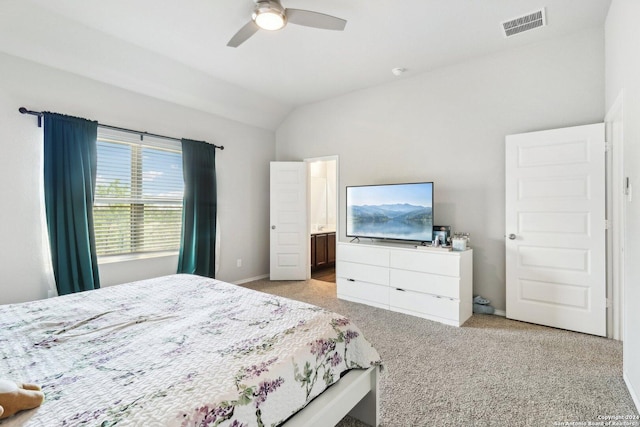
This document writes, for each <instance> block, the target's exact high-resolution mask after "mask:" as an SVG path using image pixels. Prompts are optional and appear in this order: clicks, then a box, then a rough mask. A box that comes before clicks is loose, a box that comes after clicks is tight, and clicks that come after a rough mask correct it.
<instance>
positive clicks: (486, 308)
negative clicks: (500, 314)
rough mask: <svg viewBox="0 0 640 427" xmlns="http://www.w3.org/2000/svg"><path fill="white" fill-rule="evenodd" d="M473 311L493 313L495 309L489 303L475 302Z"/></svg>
mask: <svg viewBox="0 0 640 427" xmlns="http://www.w3.org/2000/svg"><path fill="white" fill-rule="evenodd" d="M473 312H474V313H479V314H493V313H494V312H495V309H494V308H493V307H491V306H490V305H488V304H473Z"/></svg>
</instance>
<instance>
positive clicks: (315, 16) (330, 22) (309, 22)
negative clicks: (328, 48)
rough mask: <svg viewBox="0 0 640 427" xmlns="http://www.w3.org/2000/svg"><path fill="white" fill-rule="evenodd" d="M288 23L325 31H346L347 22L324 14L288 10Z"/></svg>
mask: <svg viewBox="0 0 640 427" xmlns="http://www.w3.org/2000/svg"><path fill="white" fill-rule="evenodd" d="M286 14H287V21H288V22H290V23H291V24H296V25H304V26H305V27H314V28H321V29H323V30H336V31H342V30H344V27H345V25H347V21H345V20H344V19H340V18H336V17H335V16H331V15H325V14H324V13H319V12H312V11H310V10H302V9H287V10H286Z"/></svg>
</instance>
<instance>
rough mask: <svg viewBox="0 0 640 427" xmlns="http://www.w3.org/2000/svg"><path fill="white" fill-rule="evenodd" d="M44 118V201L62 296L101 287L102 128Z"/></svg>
mask: <svg viewBox="0 0 640 427" xmlns="http://www.w3.org/2000/svg"><path fill="white" fill-rule="evenodd" d="M43 115H44V196H45V209H46V215H47V226H48V230H49V244H50V246H51V260H52V263H53V273H54V276H55V280H56V286H57V288H58V294H59V295H65V294H70V293H74V292H80V291H87V290H91V289H97V288H99V287H100V279H99V277H98V262H97V256H96V246H95V236H94V233H93V199H94V191H95V183H96V164H97V151H96V139H97V135H98V123H97V122H92V121H89V120H85V119H80V118H76V117H69V116H63V115H61V114H55V113H43Z"/></svg>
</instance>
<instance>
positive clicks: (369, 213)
mask: <svg viewBox="0 0 640 427" xmlns="http://www.w3.org/2000/svg"><path fill="white" fill-rule="evenodd" d="M347 236H351V237H369V238H377V239H394V240H412V241H418V242H430V241H431V240H432V236H433V183H431V182H427V183H417V184H391V185H369V186H360V187H347Z"/></svg>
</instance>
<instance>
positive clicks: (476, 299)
mask: <svg viewBox="0 0 640 427" xmlns="http://www.w3.org/2000/svg"><path fill="white" fill-rule="evenodd" d="M490 302H491V301H489V300H488V299H486V298H482V297H481V296H480V295H476V296H475V297H474V298H473V303H474V304H482V305H488V304H489V303H490Z"/></svg>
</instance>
